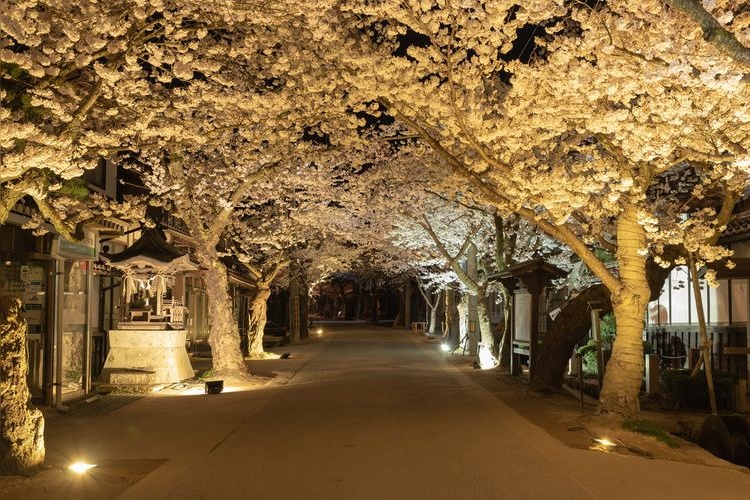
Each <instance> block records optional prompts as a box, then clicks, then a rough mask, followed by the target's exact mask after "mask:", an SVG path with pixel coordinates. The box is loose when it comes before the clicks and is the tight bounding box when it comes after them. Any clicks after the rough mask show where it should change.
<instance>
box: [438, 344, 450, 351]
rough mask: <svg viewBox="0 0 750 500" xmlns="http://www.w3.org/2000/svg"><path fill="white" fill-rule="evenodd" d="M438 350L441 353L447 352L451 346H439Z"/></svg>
mask: <svg viewBox="0 0 750 500" xmlns="http://www.w3.org/2000/svg"><path fill="white" fill-rule="evenodd" d="M440 350H441V351H443V352H448V351H450V350H451V346H449V345H448V344H440Z"/></svg>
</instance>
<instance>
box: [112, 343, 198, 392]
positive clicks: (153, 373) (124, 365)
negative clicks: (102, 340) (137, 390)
mask: <svg viewBox="0 0 750 500" xmlns="http://www.w3.org/2000/svg"><path fill="white" fill-rule="evenodd" d="M185 334H186V331H185V330H110V331H109V352H108V353H107V360H106V361H105V362H104V368H103V369H102V380H103V381H105V382H108V383H109V384H112V385H113V384H118V381H119V383H124V384H125V385H130V384H133V383H138V384H143V383H144V382H146V380H140V379H146V378H147V379H148V381H147V382H146V383H148V384H151V385H154V384H173V383H176V382H180V381H182V380H186V379H189V378H193V377H194V376H195V372H194V371H193V368H192V366H191V365H190V359H189V358H188V355H187V349H185ZM138 372H140V373H139V375H140V377H138V378H139V380H138V381H135V380H130V378H132V376H131V377H130V378H128V377H127V376H125V375H126V374H130V375H132V374H133V373H138ZM123 377H125V378H126V379H128V380H127V381H126V380H123Z"/></svg>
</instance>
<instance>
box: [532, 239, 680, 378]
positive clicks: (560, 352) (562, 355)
mask: <svg viewBox="0 0 750 500" xmlns="http://www.w3.org/2000/svg"><path fill="white" fill-rule="evenodd" d="M676 252H677V249H676V248H674V247H668V248H667V249H666V250H665V255H666V258H668V259H670V260H673V259H674V257H675V256H676ZM672 268H673V266H670V267H667V268H664V267H662V266H660V265H658V264H657V263H656V262H654V261H653V260H652V259H649V260H648V262H647V264H646V276H647V277H648V283H649V288H650V289H651V296H650V297H649V300H650V301H651V300H656V299H658V298H659V295H661V287H662V286H664V281H665V280H666V279H667V276H669V273H670V271H671V270H672ZM588 302H599V304H600V305H601V308H602V310H601V315H602V316H605V315H607V314H609V313H610V312H612V301H611V300H610V293H609V290H607V288H606V287H605V286H604V285H594V286H593V287H591V288H588V289H586V290H584V291H583V292H581V293H580V294H578V295H577V296H575V297H574V298H572V299H570V300H568V301H567V302H565V303H564V304H562V305H561V306H560V314H558V315H557V316H556V317H555V319H554V321H553V322H552V324H551V325H550V328H549V330H548V331H547V334H546V335H545V337H544V342H543V343H541V344H540V345H539V351H538V352H539V365H538V366H537V371H536V375H535V376H534V380H533V381H532V382H531V389H532V390H534V391H539V392H555V391H556V390H557V389H559V388H560V387H562V382H563V376H564V373H565V369H566V368H567V365H568V360H569V359H570V357H569V354H570V353H572V352H573V348H574V347H575V345H576V344H578V343H579V342H580V341H581V340H582V339H583V338H584V337H586V336H587V335H588V332H589V329H590V328H591V313H590V311H589V307H588Z"/></svg>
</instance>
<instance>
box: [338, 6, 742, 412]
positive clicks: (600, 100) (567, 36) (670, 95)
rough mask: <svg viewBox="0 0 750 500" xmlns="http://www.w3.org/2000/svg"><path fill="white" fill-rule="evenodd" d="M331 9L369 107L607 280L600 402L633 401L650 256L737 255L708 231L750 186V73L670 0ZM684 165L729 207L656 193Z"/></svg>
mask: <svg viewBox="0 0 750 500" xmlns="http://www.w3.org/2000/svg"><path fill="white" fill-rule="evenodd" d="M326 16H327V18H328V19H329V20H330V21H329V22H328V26H330V27H331V28H330V29H331V30H334V31H335V32H336V33H338V34H339V36H342V37H343V36H345V37H346V40H347V44H346V47H347V49H349V50H347V51H341V50H339V51H336V52H334V51H331V52H330V54H331V57H334V58H336V63H337V64H338V65H339V67H340V72H341V74H342V78H346V79H348V80H350V81H352V82H353V87H355V88H356V89H358V92H359V94H358V96H357V97H358V98H359V99H360V101H361V102H364V103H366V102H372V101H377V102H379V103H380V105H382V106H384V107H385V108H387V110H388V113H389V114H390V115H391V116H393V117H395V118H396V119H397V120H398V121H400V122H401V123H403V124H405V125H406V126H408V127H409V128H410V129H411V131H412V133H414V134H416V135H417V136H418V137H419V138H420V139H422V140H423V141H425V142H426V143H427V144H429V145H430V146H431V147H432V148H433V150H434V151H435V152H436V153H437V154H438V155H440V156H441V157H442V158H443V160H444V161H445V162H446V163H447V164H448V165H449V166H450V168H451V169H452V171H453V172H454V173H456V174H457V175H459V176H461V177H462V178H463V179H464V182H465V183H466V185H467V188H466V192H467V195H469V196H472V197H473V198H474V199H475V200H476V201H477V202H479V203H484V204H487V205H491V206H493V207H495V208H497V209H498V210H499V211H500V212H501V213H503V214H507V213H510V212H512V213H516V214H519V215H521V216H523V217H524V218H526V219H527V220H529V221H531V222H533V223H534V224H536V225H537V226H539V227H540V228H541V229H543V230H544V231H546V232H547V233H549V234H550V235H551V236H553V237H554V238H556V239H558V240H559V241H561V242H562V243H564V244H566V245H567V246H569V247H570V248H571V249H572V250H573V251H574V252H575V253H576V254H577V255H578V256H579V257H580V258H581V259H582V260H583V262H584V263H585V264H586V265H587V266H588V267H589V269H590V270H591V271H592V272H593V273H594V275H595V276H596V277H597V278H598V279H599V280H601V282H602V284H603V285H604V286H605V287H607V289H608V290H609V291H610V293H611V296H612V302H613V306H614V311H615V313H616V315H617V324H618V335H617V340H616V342H615V346H614V352H613V357H612V360H611V361H610V365H609V369H608V370H607V374H606V378H605V386H604V390H603V393H602V398H601V401H602V410H603V412H605V413H613V414H620V415H632V414H635V413H637V412H638V398H637V396H638V391H639V388H640V383H641V367H642V365H643V358H642V346H641V331H642V321H643V317H644V314H645V308H646V304H647V302H648V298H649V295H650V289H649V287H648V282H647V277H646V259H647V256H648V255H649V254H650V253H653V254H654V255H656V256H657V257H658V254H659V252H660V251H661V249H662V248H664V246H665V245H667V244H669V243H671V242H674V241H677V240H682V241H684V242H685V245H686V248H687V249H688V250H689V251H690V252H691V253H693V254H696V255H699V257H698V258H699V260H706V259H716V258H722V257H724V256H726V254H727V253H726V252H725V251H722V250H721V249H720V248H717V247H715V246H713V245H711V244H710V243H711V241H710V240H711V238H706V236H707V235H708V236H713V235H716V234H718V233H719V232H720V231H721V229H722V228H723V226H724V225H725V224H726V222H727V220H728V217H729V215H730V213H731V209H732V207H733V205H734V201H735V200H736V199H737V196H738V194H739V193H740V192H741V191H742V189H743V188H744V186H745V183H746V170H747V167H748V165H750V163H749V162H748V151H747V149H746V144H747V141H746V137H747V132H748V116H750V115H749V114H748V109H747V103H748V102H749V101H748V99H747V94H748V88H747V85H745V84H744V83H743V79H744V75H745V73H746V70H747V68H746V67H744V66H743V65H742V64H741V63H739V62H737V61H736V60H733V59H732V58H730V57H728V56H725V55H724V54H723V53H722V52H720V51H719V50H718V49H717V47H716V45H715V44H712V43H708V42H707V41H706V40H704V39H703V37H702V31H701V29H700V27H697V26H696V25H695V23H694V21H693V20H691V19H690V18H688V17H687V16H685V15H683V14H682V13H681V12H679V11H675V10H670V9H668V8H666V7H665V6H664V4H662V3H661V2H657V1H646V2H639V3H637V4H633V3H630V2H607V3H606V4H604V3H602V4H596V6H594V7H589V6H588V5H587V4H583V3H581V4H567V3H565V2H555V1H549V2H547V1H535V2H529V3H525V4H524V5H523V6H518V5H515V4H514V3H513V2H493V3H492V4H486V3H482V2H462V3H460V4H457V5H449V4H445V3H442V2H423V3H421V4H419V5H404V4H397V5H396V4H390V3H386V2H363V3H356V2H346V3H345V4H340V3H335V4H333V5H332V7H331V9H330V10H329V11H328V12H326ZM531 35H535V36H533V37H532V36H531ZM524 48H526V50H525V49H524ZM532 55H534V56H533V57H532ZM352 97H354V96H353V95H352ZM685 168H692V169H694V170H695V171H696V174H697V175H696V177H697V179H699V181H698V182H697V183H695V184H693V185H692V186H685V190H684V191H683V192H684V193H685V195H686V197H688V198H690V197H692V198H701V197H703V196H704V194H705V192H706V191H707V190H715V191H716V192H718V193H720V196H721V201H720V203H719V205H718V206H716V207H711V206H705V207H702V208H698V207H696V206H695V205H693V206H692V208H691V207H689V206H686V205H685V203H684V200H683V201H682V202H680V200H679V199H678V198H675V197H673V198H670V199H662V198H658V197H657V198H654V197H650V196H649V189H650V188H651V187H652V185H653V184H654V183H658V182H659V180H660V175H662V174H665V173H667V172H671V171H675V170H681V169H685ZM685 214H687V216H686V215H685ZM596 247H601V248H604V249H606V250H609V251H612V252H614V253H615V255H616V256H617V262H618V266H617V271H613V270H611V269H610V268H609V267H607V266H606V265H605V264H604V263H603V262H602V261H601V260H600V259H599V258H598V256H597V253H596V252H594V249H595V248H596Z"/></svg>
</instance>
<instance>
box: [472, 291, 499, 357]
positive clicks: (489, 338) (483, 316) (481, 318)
mask: <svg viewBox="0 0 750 500" xmlns="http://www.w3.org/2000/svg"><path fill="white" fill-rule="evenodd" d="M476 301H477V322H478V325H479V334H480V342H481V344H482V346H484V347H485V348H487V349H489V351H490V353H491V354H492V355H493V356H494V355H495V337H494V336H493V335H492V321H491V320H490V311H489V308H488V307H487V298H486V297H485V287H484V286H481V287H479V295H478V296H477V297H476Z"/></svg>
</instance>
